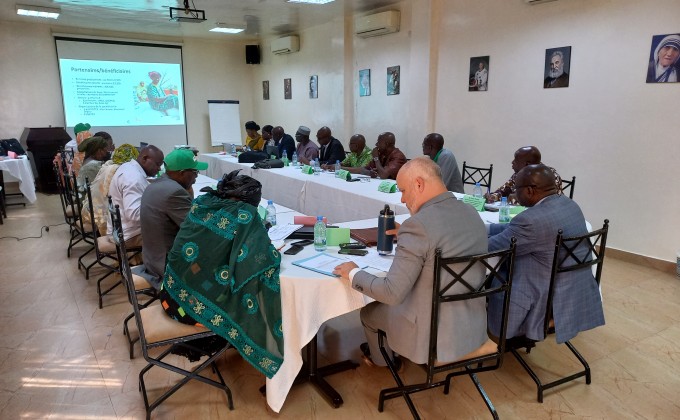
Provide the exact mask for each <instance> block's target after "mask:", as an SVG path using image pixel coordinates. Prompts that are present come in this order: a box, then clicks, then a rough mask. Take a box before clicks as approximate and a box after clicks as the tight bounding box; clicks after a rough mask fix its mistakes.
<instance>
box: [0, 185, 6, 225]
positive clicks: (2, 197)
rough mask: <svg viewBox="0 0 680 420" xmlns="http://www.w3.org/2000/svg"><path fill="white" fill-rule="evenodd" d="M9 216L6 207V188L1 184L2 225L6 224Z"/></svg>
mask: <svg viewBox="0 0 680 420" xmlns="http://www.w3.org/2000/svg"><path fill="white" fill-rule="evenodd" d="M5 218H7V208H6V207H5V189H4V188H3V187H2V186H0V225H4V224H5V220H4V219H5Z"/></svg>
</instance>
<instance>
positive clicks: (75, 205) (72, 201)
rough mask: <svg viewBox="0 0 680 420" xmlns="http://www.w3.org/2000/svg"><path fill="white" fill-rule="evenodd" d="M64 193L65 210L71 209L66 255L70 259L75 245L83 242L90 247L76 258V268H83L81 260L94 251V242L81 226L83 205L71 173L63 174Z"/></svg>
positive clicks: (76, 183) (89, 233) (91, 236)
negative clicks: (69, 234) (69, 236)
mask: <svg viewBox="0 0 680 420" xmlns="http://www.w3.org/2000/svg"><path fill="white" fill-rule="evenodd" d="M64 191H65V199H66V203H67V206H68V207H67V208H70V209H71V214H72V220H71V223H70V224H69V226H70V230H71V238H70V239H69V243H68V248H67V249H66V255H67V256H68V257H69V258H70V257H71V250H72V249H73V246H74V245H76V244H77V243H80V242H83V243H86V244H88V245H90V247H89V248H88V249H87V251H85V252H84V253H82V254H81V255H80V257H78V268H80V266H81V265H82V266H84V264H83V262H82V261H83V258H84V257H85V256H86V255H88V254H89V253H90V252H92V251H94V240H93V235H92V234H91V232H87V231H86V230H85V226H84V225H83V218H82V217H81V212H82V210H83V204H82V202H81V200H80V193H79V191H78V181H77V180H76V177H75V175H74V174H73V173H65V174H64Z"/></svg>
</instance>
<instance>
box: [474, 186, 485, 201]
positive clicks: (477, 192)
mask: <svg viewBox="0 0 680 420" xmlns="http://www.w3.org/2000/svg"><path fill="white" fill-rule="evenodd" d="M472 195H473V196H475V197H479V198H482V197H484V195H483V194H482V186H481V185H479V182H475V187H474V188H473V189H472Z"/></svg>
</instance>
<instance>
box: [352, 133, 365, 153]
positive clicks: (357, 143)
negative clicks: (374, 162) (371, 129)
mask: <svg viewBox="0 0 680 420" xmlns="http://www.w3.org/2000/svg"><path fill="white" fill-rule="evenodd" d="M365 147H366V138H365V137H364V136H363V135H361V134H355V135H353V136H352V137H350V139H349V151H350V152H352V153H354V154H357V155H358V154H360V153H361V152H362V151H363V150H364V148H365Z"/></svg>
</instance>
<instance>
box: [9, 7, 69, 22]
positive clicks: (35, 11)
mask: <svg viewBox="0 0 680 420" xmlns="http://www.w3.org/2000/svg"><path fill="white" fill-rule="evenodd" d="M59 13H61V10H59V9H55V8H52V7H41V6H24V5H20V4H17V15H20V16H30V17H39V18H46V19H58V18H59Z"/></svg>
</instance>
